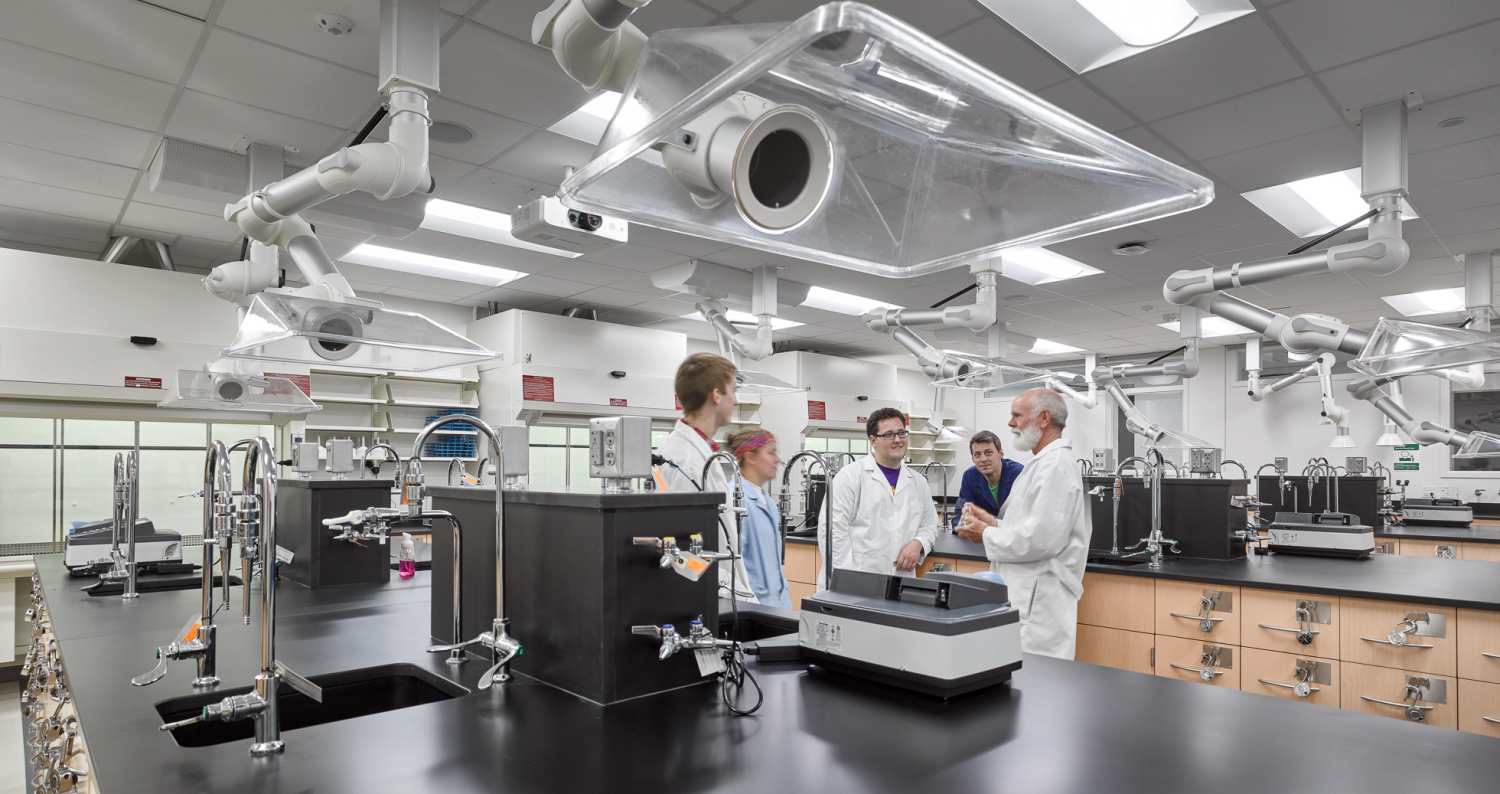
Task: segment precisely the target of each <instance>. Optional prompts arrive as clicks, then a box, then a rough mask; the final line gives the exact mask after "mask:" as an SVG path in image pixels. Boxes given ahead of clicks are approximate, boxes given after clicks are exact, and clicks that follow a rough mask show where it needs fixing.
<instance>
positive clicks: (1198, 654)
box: [1155, 634, 1240, 689]
mask: <svg viewBox="0 0 1500 794" xmlns="http://www.w3.org/2000/svg"><path fill="white" fill-rule="evenodd" d="M1155 640H1156V667H1155V672H1156V674H1157V675H1159V676H1162V677H1163V678H1177V679H1180V680H1183V681H1196V682H1198V683H1200V684H1212V685H1213V686H1217V687H1224V688H1225V689H1239V688H1240V668H1239V665H1240V649H1239V647H1238V646H1234V645H1220V644H1219V643H1216V642H1213V641H1212V640H1209V641H1204V640H1197V639H1194V640H1189V639H1184V638H1182V637H1168V636H1166V635H1164V634H1158V635H1156V637H1155ZM1213 648H1217V649H1219V654H1218V658H1217V659H1208V660H1205V659H1204V655H1205V653H1207V652H1208V651H1209V650H1210V649H1213ZM1215 662H1216V663H1215ZM1174 664H1175V665H1179V667H1173V666H1172V665H1174ZM1205 666H1206V667H1210V668H1212V669H1213V672H1215V673H1218V675H1215V676H1214V677H1213V680H1212V681H1208V680H1205V679H1204V678H1203V675H1202V673H1201V672H1199V671H1200V670H1202V669H1203V668H1204V667H1205ZM1184 667H1185V668H1188V669H1186V670H1184V669H1182V668H1184Z"/></svg>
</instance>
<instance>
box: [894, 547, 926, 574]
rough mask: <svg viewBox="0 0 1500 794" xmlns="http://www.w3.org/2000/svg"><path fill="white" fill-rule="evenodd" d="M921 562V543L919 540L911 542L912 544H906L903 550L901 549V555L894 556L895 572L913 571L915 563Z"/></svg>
mask: <svg viewBox="0 0 1500 794" xmlns="http://www.w3.org/2000/svg"><path fill="white" fill-rule="evenodd" d="M921 561H922V541H920V540H913V541H912V542H910V543H908V544H906V547H905V548H903V549H901V553H900V554H898V555H896V570H898V571H911V570H915V569H916V567H917V563H919V562H921Z"/></svg>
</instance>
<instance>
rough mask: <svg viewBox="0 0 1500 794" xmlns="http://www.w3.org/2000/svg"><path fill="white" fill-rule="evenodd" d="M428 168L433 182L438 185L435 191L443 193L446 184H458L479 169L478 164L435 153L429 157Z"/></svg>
mask: <svg viewBox="0 0 1500 794" xmlns="http://www.w3.org/2000/svg"><path fill="white" fill-rule="evenodd" d="M427 169H428V171H429V172H431V174H432V179H433V184H435V185H436V186H437V190H436V191H435V192H436V193H441V192H442V190H443V186H444V185H448V186H452V185H457V184H458V183H460V182H462V181H463V180H464V178H465V177H467V176H468V175H469V174H472V173H474V172H475V171H476V170H478V166H476V165H472V164H470V163H465V162H461V161H459V160H450V159H448V158H446V157H439V156H437V155H435V154H433V155H428V157H427Z"/></svg>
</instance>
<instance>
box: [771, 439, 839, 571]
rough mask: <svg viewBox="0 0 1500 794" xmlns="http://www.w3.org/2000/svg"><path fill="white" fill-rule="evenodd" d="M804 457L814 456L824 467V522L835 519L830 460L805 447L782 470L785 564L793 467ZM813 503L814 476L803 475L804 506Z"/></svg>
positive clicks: (782, 552) (782, 537)
mask: <svg viewBox="0 0 1500 794" xmlns="http://www.w3.org/2000/svg"><path fill="white" fill-rule="evenodd" d="M802 458H812V459H813V460H815V461H817V463H818V465H819V466H822V467H823V480H824V485H823V523H824V525H826V524H827V523H828V522H829V521H832V520H833V507H832V505H830V504H829V501H828V488H829V486H831V485H833V473H832V472H830V471H829V468H828V460H827V459H826V458H824V457H823V455H822V453H819V452H815V451H813V450H811V449H804V450H802V451H801V452H798V453H797V454H795V455H793V456H792V457H791V459H790V460H788V461H787V462H786V468H785V469H784V470H782V472H781V563H782V564H783V565H785V564H786V517H787V516H788V515H790V514H791V512H792V491H791V488H792V467H793V465H794V464H795V463H796V462H797V461H799V460H801V459H802ZM811 504H812V478H811V477H809V476H807V475H803V477H802V506H803V507H807V506H808V505H811Z"/></svg>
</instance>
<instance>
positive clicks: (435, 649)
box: [427, 634, 484, 653]
mask: <svg viewBox="0 0 1500 794" xmlns="http://www.w3.org/2000/svg"><path fill="white" fill-rule="evenodd" d="M482 641H484V635H483V634H481V635H479V636H478V637H475V638H474V639H472V640H467V641H465V642H456V643H453V644H452V645H434V646H432V647H430V648H428V649H427V652H428V653H447V652H449V651H457V650H461V649H463V648H467V647H469V646H470V645H473V644H474V643H476V642H482Z"/></svg>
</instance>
